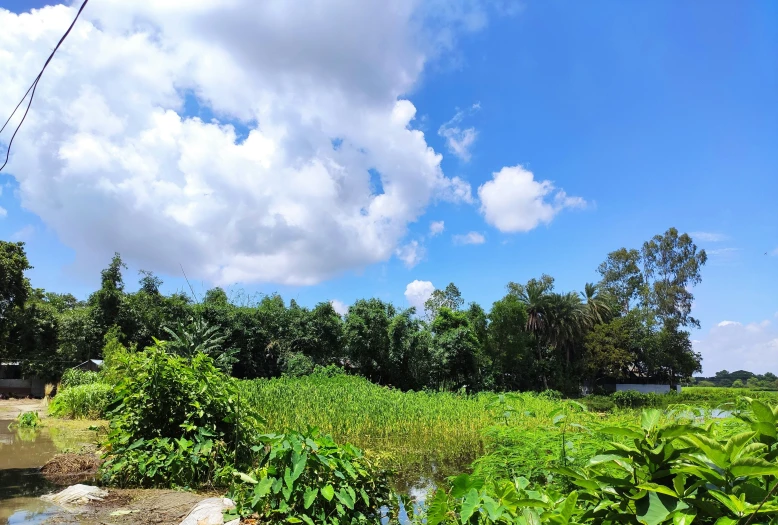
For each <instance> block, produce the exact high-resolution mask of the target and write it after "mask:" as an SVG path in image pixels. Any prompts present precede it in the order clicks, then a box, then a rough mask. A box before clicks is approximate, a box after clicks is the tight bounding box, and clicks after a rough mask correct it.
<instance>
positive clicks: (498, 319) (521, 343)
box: [487, 293, 534, 390]
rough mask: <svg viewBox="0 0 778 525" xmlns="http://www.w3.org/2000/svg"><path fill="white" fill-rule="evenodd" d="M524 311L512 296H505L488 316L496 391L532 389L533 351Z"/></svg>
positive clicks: (489, 347)
mask: <svg viewBox="0 0 778 525" xmlns="http://www.w3.org/2000/svg"><path fill="white" fill-rule="evenodd" d="M526 324H527V310H526V309H525V307H524V304H523V303H522V302H521V301H519V298H518V297H516V295H514V294H510V293H509V294H508V295H506V296H505V297H503V298H502V299H500V300H499V301H496V302H495V303H494V304H493V305H492V309H491V311H490V312H489V324H488V329H487V331H488V336H489V344H488V345H487V351H488V355H489V358H490V359H491V362H492V367H493V375H494V378H495V385H496V387H497V388H500V389H504V390H527V389H529V388H532V387H533V386H534V384H533V383H534V381H532V377H531V376H532V370H533V368H534V357H533V350H532V347H531V345H530V340H529V335H528V334H527V332H526V331H525V330H524V327H525V326H526Z"/></svg>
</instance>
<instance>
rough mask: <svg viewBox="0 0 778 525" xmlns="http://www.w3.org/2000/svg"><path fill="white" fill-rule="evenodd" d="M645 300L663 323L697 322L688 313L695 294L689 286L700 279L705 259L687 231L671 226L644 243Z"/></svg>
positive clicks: (675, 325) (705, 256) (703, 252)
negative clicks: (679, 233)
mask: <svg viewBox="0 0 778 525" xmlns="http://www.w3.org/2000/svg"><path fill="white" fill-rule="evenodd" d="M641 256H642V259H643V267H644V274H645V282H646V288H645V291H646V303H647V304H648V305H650V306H651V307H652V308H653V309H654V311H655V312H656V315H657V317H658V318H659V319H660V320H662V321H663V323H664V324H668V323H669V324H671V325H672V326H674V327H680V326H695V327H698V328H699V326H700V322H699V321H698V320H697V319H695V318H694V317H692V316H691V310H692V302H693V300H694V295H692V293H691V291H690V290H689V288H690V287H692V286H694V285H696V284H699V283H700V282H701V281H702V277H701V275H700V270H701V269H702V267H703V266H704V265H705V263H706V262H707V260H708V256H707V255H706V253H705V250H698V249H697V246H696V245H695V244H694V242H692V238H691V237H689V235H687V234H685V233H683V234H681V235H678V230H676V229H675V228H670V229H669V230H667V231H666V232H665V233H664V235H656V236H654V237H653V238H652V239H651V240H650V241H647V242H645V243H644V244H643V250H642V252H641Z"/></svg>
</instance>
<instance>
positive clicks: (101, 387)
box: [49, 383, 113, 419]
mask: <svg viewBox="0 0 778 525" xmlns="http://www.w3.org/2000/svg"><path fill="white" fill-rule="evenodd" d="M112 399H113V393H112V390H111V385H107V384H105V383H87V384H82V385H78V386H74V387H70V388H64V389H62V391H61V392H59V393H58V394H57V395H56V396H54V399H53V400H52V401H51V403H50V404H49V413H51V415H52V416H55V417H66V418H72V419H102V418H103V417H105V415H106V410H107V409H108V406H109V405H110V404H111V400H112Z"/></svg>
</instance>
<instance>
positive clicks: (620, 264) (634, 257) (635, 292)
mask: <svg viewBox="0 0 778 525" xmlns="http://www.w3.org/2000/svg"><path fill="white" fill-rule="evenodd" d="M640 263H641V260H640V252H639V251H637V250H627V249H626V248H621V249H619V250H616V251H614V252H611V253H609V254H608V257H607V259H605V262H603V263H602V264H600V266H599V267H597V271H598V272H599V273H600V277H601V278H602V279H601V281H600V286H601V288H602V290H603V291H604V292H606V293H608V294H610V295H611V296H613V297H614V299H615V300H616V301H617V302H618V304H619V305H620V307H621V311H622V313H624V314H626V313H627V312H628V311H629V310H630V307H631V302H632V301H633V300H635V299H637V298H638V297H639V296H640V292H641V290H642V288H643V283H644V277H643V273H642V272H641V271H640Z"/></svg>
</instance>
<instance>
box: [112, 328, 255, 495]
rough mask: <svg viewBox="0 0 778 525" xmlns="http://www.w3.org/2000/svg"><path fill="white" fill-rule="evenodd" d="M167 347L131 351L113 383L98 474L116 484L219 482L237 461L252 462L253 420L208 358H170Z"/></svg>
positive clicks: (241, 462)
mask: <svg viewBox="0 0 778 525" xmlns="http://www.w3.org/2000/svg"><path fill="white" fill-rule="evenodd" d="M164 346H165V343H159V344H158V345H157V346H155V347H151V348H148V349H147V350H146V351H144V352H139V353H137V354H135V355H133V356H132V363H131V366H129V367H128V368H127V375H126V376H125V378H124V379H123V380H122V381H121V382H120V383H119V384H118V385H117V386H116V388H115V395H116V403H115V405H114V408H113V410H112V411H111V413H110V418H111V423H110V431H109V434H108V438H107V443H106V445H107V450H108V451H107V452H106V454H105V462H104V463H103V466H102V473H103V479H104V481H105V482H107V483H112V484H117V485H120V486H143V487H150V486H184V487H196V486H200V485H206V484H214V485H223V484H225V483H226V482H227V481H228V479H229V475H230V473H231V471H232V469H233V466H234V465H239V466H242V465H246V464H248V463H249V462H250V457H251V450H250V447H251V446H253V445H254V444H257V441H256V429H257V427H258V424H259V423H258V417H256V415H255V414H254V412H253V411H251V410H248V409H247V408H246V407H245V406H244V404H243V403H241V402H240V400H239V396H238V391H237V389H236V387H235V382H234V380H232V379H230V378H229V377H227V376H225V375H224V374H222V373H221V372H220V371H219V370H218V369H217V368H216V367H215V365H214V362H213V360H212V359H211V358H210V357H208V356H206V355H205V354H203V353H199V352H198V353H196V354H195V355H194V356H193V357H192V358H191V359H189V358H186V357H181V356H177V355H171V354H169V353H168V352H166V351H165V349H164Z"/></svg>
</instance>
